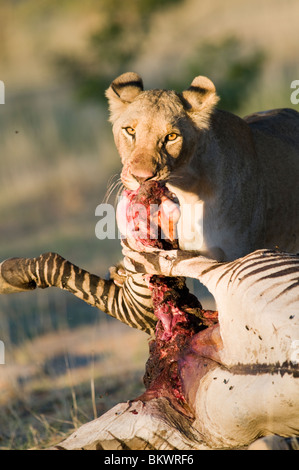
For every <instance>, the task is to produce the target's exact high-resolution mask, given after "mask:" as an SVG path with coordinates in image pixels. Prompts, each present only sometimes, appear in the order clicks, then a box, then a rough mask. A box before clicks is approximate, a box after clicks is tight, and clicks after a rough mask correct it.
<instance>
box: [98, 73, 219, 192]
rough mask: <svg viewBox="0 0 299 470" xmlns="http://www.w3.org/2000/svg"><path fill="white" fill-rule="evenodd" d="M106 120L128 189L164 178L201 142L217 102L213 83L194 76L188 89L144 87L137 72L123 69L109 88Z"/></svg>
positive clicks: (167, 177) (167, 178) (189, 155)
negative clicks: (108, 117) (108, 110)
mask: <svg viewBox="0 0 299 470" xmlns="http://www.w3.org/2000/svg"><path fill="white" fill-rule="evenodd" d="M106 96H107V98H108V101H109V108H110V121H111V122H112V124H113V134H114V139H115V143H116V146H117V149H118V152H119V154H120V157H121V161H122V164H123V169H122V173H121V179H122V182H123V184H124V185H125V187H127V188H128V189H132V190H134V189H137V188H138V187H139V184H140V183H142V182H143V181H145V180H149V179H155V180H158V181H168V180H169V179H170V178H171V175H173V173H175V171H176V170H177V169H179V168H180V167H182V166H184V165H185V164H186V162H189V161H191V160H192V157H193V155H194V154H195V153H197V152H196V151H197V150H198V146H200V145H204V134H205V130H206V129H207V128H208V127H209V121H210V116H211V113H212V111H213V108H214V106H215V105H216V103H217V102H218V96H217V94H216V90H215V86H214V84H213V83H212V82H211V81H210V80H209V79H208V78H206V77H202V76H199V77H196V78H195V79H194V80H193V82H192V83H191V86H190V87H189V88H188V90H186V91H184V92H183V93H176V92H175V91H169V90H148V91H144V90H143V82H142V79H141V78H140V77H139V75H137V74H136V73H132V72H129V73H125V74H123V75H121V76H120V77H118V78H116V79H115V80H114V81H113V82H112V83H111V85H110V87H109V88H108V90H107V92H106Z"/></svg>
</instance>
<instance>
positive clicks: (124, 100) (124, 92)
mask: <svg viewBox="0 0 299 470" xmlns="http://www.w3.org/2000/svg"><path fill="white" fill-rule="evenodd" d="M142 91H143V82H142V78H141V77H140V76H139V75H138V74H137V73H134V72H127V73H123V74H122V75H120V76H119V77H117V78H116V79H115V80H113V82H112V83H111V85H110V87H109V88H108V90H107V91H106V97H107V99H108V103H109V108H110V121H112V122H114V121H115V120H116V119H117V118H118V117H119V116H120V114H121V113H122V112H123V111H124V110H125V109H126V107H127V106H128V104H129V103H132V101H134V99H135V98H136V97H137V96H138V95H139V94H140V93H141V92H142Z"/></svg>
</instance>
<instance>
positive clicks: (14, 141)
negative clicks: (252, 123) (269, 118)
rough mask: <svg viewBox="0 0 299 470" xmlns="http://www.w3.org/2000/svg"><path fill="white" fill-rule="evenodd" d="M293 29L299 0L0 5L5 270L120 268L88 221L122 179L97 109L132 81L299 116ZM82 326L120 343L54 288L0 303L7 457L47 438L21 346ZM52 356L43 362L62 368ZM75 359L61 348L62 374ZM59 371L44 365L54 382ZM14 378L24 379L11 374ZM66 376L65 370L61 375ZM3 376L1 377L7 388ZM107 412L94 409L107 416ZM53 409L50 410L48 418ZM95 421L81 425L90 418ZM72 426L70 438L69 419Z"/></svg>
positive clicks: (244, 110) (1, 249) (66, 0)
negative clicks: (32, 260)
mask: <svg viewBox="0 0 299 470" xmlns="http://www.w3.org/2000/svg"><path fill="white" fill-rule="evenodd" d="M298 18H299V3H298V1H297V0H226V1H225V2H223V1H222V0H201V1H199V0H128V1H127V2H124V1H123V0H86V1H84V2H82V1H79V0H59V1H58V0H39V1H38V0H0V80H2V81H3V82H4V83H5V87H6V88H5V105H0V260H2V259H5V258H7V257H12V256H24V257H29V256H36V255H39V254H40V253H42V252H47V251H55V252H58V253H60V254H61V255H62V256H64V257H65V258H67V259H69V260H70V261H72V262H73V263H75V264H77V265H80V266H81V267H83V268H85V269H87V270H89V271H91V272H94V273H97V274H99V275H101V276H103V275H105V274H106V273H107V269H108V267H109V266H111V265H112V264H114V263H115V262H117V261H118V260H119V258H120V256H121V251H120V247H119V242H118V240H110V241H105V240H104V241H100V240H97V238H96V236H95V225H96V222H97V219H96V217H95V209H96V207H97V205H98V204H100V203H101V202H103V201H104V199H105V195H106V193H107V188H108V186H109V184H110V183H111V178H114V179H115V178H117V175H118V174H119V172H120V161H119V157H118V155H117V152H116V150H115V148H114V143H113V139H112V134H111V129H110V125H109V124H108V122H107V120H108V112H107V105H106V102H105V98H104V91H105V89H106V88H107V87H108V86H109V83H110V82H111V80H112V79H113V78H115V77H116V76H117V75H119V74H121V73H123V72H126V71H130V70H132V71H136V72H138V73H139V74H140V75H141V76H142V77H143V79H144V84H145V87H146V88H152V87H154V88H158V87H163V88H168V87H171V88H175V89H176V90H177V91H182V90H183V89H184V88H187V87H188V86H189V84H190V83H191V81H192V79H193V78H194V77H195V76H196V75H200V74H201V75H207V76H208V77H209V78H211V79H212V80H213V81H214V83H215V85H216V87H217V90H218V93H219V94H220V97H221V101H220V104H219V107H220V108H223V109H227V110H230V111H232V112H234V113H236V114H238V115H240V116H244V115H246V114H249V113H251V112H254V111H257V110H263V109H271V108H276V107H293V108H295V109H296V106H294V105H292V104H291V102H290V94H291V89H290V84H291V82H292V81H293V80H295V79H299V60H298V58H299V57H298V44H299V41H298V39H299V37H298ZM297 108H299V105H298V106H297ZM109 202H111V203H113V202H114V198H113V194H112V196H111V197H110V199H109ZM86 325H90V327H91V330H90V331H95V330H96V331H97V332H98V334H99V337H100V336H101V332H102V331H104V330H105V332H106V333H105V334H108V333H107V332H110V331H111V330H112V329H115V331H120V333H119V335H120V336H119V339H117V341H119V344H120V345H121V344H122V343H121V342H120V341H121V340H120V338H123V337H124V336H123V335H125V334H127V333H124V332H126V330H122V329H120V330H118V328H119V326H118V325H116V322H114V321H112V320H111V321H108V323H107V319H106V317H105V316H104V314H102V313H101V312H99V311H97V310H95V309H93V308H91V307H89V306H87V305H85V304H84V303H83V302H81V301H79V300H78V299H75V298H73V297H72V296H71V295H69V294H67V293H62V292H59V291H56V290H55V289H53V290H46V291H39V292H35V293H34V294H32V293H29V294H21V295H14V296H7V297H6V296H2V297H1V298H0V340H2V341H4V343H5V348H6V353H7V354H6V358H7V359H6V365H5V366H0V404H1V403H3V406H4V408H3V409H6V410H9V411H7V414H5V413H4V414H2V419H3V421H1V417H0V447H1V439H2V441H3V447H4V448H14V447H17V446H24V447H28V446H30V445H37V446H38V445H40V443H41V441H42V439H44V438H45V437H49V435H51V432H50V431H49V429H50V427H47V426H46V425H45V423H44V422H43V425H42V429H43V431H41V425H40V423H39V427H38V431H36V429H37V428H36V426H37V423H36V422H35V424H32V422H31V421H30V420H29V418H28V413H27V414H26V412H25V411H24V410H25V409H26V407H27V410H28V408H30V410H31V414H32V413H34V414H36V415H37V416H39V417H41V416H44V414H43V413H42V412H41V411H40V409H39V406H40V405H38V404H37V402H36V403H35V404H33V403H32V398H30V397H32V396H33V392H32V389H30V387H29V386H28V389H27V388H26V387H25V385H26V384H28V383H32V374H31V375H30V373H29V372H28V371H27V372H26V370H27V369H26V367H29V366H30V365H31V366H32V363H34V364H35V366H36V367H37V368H38V371H39V373H38V374H37V373H36V371H35V373H34V374H35V376H36V377H37V379H38V380H36V382H35V388H36V389H38V390H39V392H40V391H41V390H43V391H44V390H46V391H47V390H48V388H47V387H48V385H47V384H46V385H44V386H43V385H42V378H43V377H44V376H43V374H44V375H45V374H46V373H45V367H44V363H43V365H42V366H43V367H42V372H41V367H40V362H39V359H37V358H36V354H37V353H36V352H33V353H32V356H30V355H29V356H28V355H27V356H26V354H24V348H25V346H24V345H27V346H26V347H28V344H30V345H31V346H32V344H35V343H34V341H37V338H48V337H49V335H53V334H60V333H59V332H61V331H62V332H67V333H65V334H66V335H67V334H69V331H70V330H72V331H75V330H76V331H78V328H85V327H86ZM105 328H106V329H105ZM90 334H91V333H90ZM130 334H131V333H130ZM132 334H134V335H135V334H136V335H137V336H136V338H138V340H139V338H140V342H139V343H138V346H137V351H138V354H137V353H136V355H137V356H138V359H136V361H135V362H136V369H138V370H139V368H142V360H143V359H144V358H145V357H146V351H147V344H146V338H145V336H143V334H142V333H140V332H137V331H136V332H135V331H134V332H133V333H132ZM47 335H48V336H47ZM52 337H53V336H52ZM134 337H135V336H134ZM87 342H88V340H87ZM44 343H45V342H44ZM47 347H48V349H47V353H44V355H41V357H42V358H43V359H40V361H41V360H43V361H46V360H49V358H53V357H54V356H55V354H56V356H57V357H58V356H59V354H60V355H61V351H57V350H56V349H55V353H54V352H51V346H50V345H49V346H47ZM122 347H124V348H125V347H126V345H125V342H124V345H122V346H119V349H121V348H122ZM20 348H23V350H22V349H20ZM138 348H139V349H138ZM20 350H21V351H23V353H20ZM16 351H18V354H21V355H19V356H18V355H17V353H16ZM84 351H85V352H84V354H85V355H86V354H88V353H86V350H84ZM84 354H83V353H82V352H81V356H80V357H81V359H82V357H85V356H84ZM134 354H135V353H132V361H133V357H135V356H134ZM53 355H54V356H53ZM71 355H72V348H71V347H70V350H67V352H64V356H63V355H62V359H61V361H62V363H65V358H66V357H71ZM56 356H55V357H56ZM137 356H136V357H137ZM20 357H21V358H22V359H20ZM59 357H60V356H59ZM140 358H141V359H140ZM126 360H127V359H126ZM61 361H60V362H59V361H58V362H57V364H58V365H57V364H56V363H53V364H54V365H53V364H52V366H53V367H52V369H51V374H52V375H51V378H52V379H53V377H54V376H55V377H56V376H57V375H59V374H58V372H59V370H60V369H59V367H61ZM63 361H64V362H63ZM117 361H119V359H118V358H117V357H116V358H115V363H116V362H117ZM83 362H84V361H83ZM89 363H90V361H89V360H87V361H86V364H89ZM95 363H96V361H93V363H92V364H93V365H94V364H95ZM55 364H56V365H55ZM18 365H21V366H22V370H21V371H20V369H18V370H17V372H16V373H13V372H12V371H13V370H14V368H16V367H17V366H18ZM81 365H82V364H81ZM25 366H26V367H25ZM82 367H83V366H82ZM71 368H72V367H71V366H70V364H68V368H67V370H68V372H69V371H70V369H71ZM73 368H74V369H75V368H78V364H77V363H76V361H75V362H74V367H73ZM47 370H48V369H47ZM124 370H125V366H124ZM7 371H10V372H9V373H8V372H7ZM47 373H48V375H49V372H47ZM132 373H133V372H132ZM134 373H135V372H134ZM1 374H2V377H4V375H5V374H6V376H7V374H8V376H9V378H8V379H7V377H6V379H5V380H4V379H3V380H2V383H1ZM34 374H33V375H34ZM36 374H37V375H36ZM46 375H47V374H46ZM102 378H103V377H102ZM99 380H100V378H99ZM101 380H102V379H101ZM52 381H54V379H53V380H52ZM82 381H85V382H88V381H89V379H86V377H85V376H84V380H82ZM101 383H102V382H101ZM24 384H25V385H24ZM138 386H139V385H138ZM1 387H2V388H1ZM43 387H44V388H43ZM7 388H9V393H8V392H7ZM61 388H68V387H62V386H61ZM112 388H113V387H112ZM115 388H116V389H118V390H120V389H122V390H123V391H124V393H123V395H124V396H121V397H119V396H118V395H117V398H116V396H115V400H116V399H125V400H126V399H128V398H130V397H128V396H125V394H126V393H127V390H126V387H124V386H122V387H117V386H116V387H115ZM26 390H27V391H28V390H29V391H28V393H29V394H30V397H29V398H28V397H27V398H26V399H25V398H24V393H25V392H26ZM1 393H2V395H1ZM1 396H2V397H4V398H2V401H1ZM20 396H22V398H20ZM70 397H71V398H70ZM67 399H70V400H71V403H72V406H70V408H72V409H74V393H73V389H72V388H69V389H68V392H67V393H66V396H65V395H63V397H62V398H61V400H62V401H65V400H67ZM26 400H27V401H26ZM112 401H113V400H112ZM38 403H39V402H38ZM43 403H44V402H43ZM110 404H111V403H110V402H109V403H108V402H105V403H104V404H103V403H102V408H101V406H100V405H99V403H98V402H97V404H96V406H98V408H99V410H100V411H105V409H106V408H107V407H108V406H110ZM25 405H26V406H25ZM93 405H94V401H93ZM5 407H6V408H5ZM24 407H25V408H24ZM54 408H55V407H54ZM54 408H53V406H50V408H49V414H50V415H52V416H55V413H56V411H55V409H54ZM75 408H76V407H75ZM93 408H94V407H93ZM11 410H13V412H12V411H11ZM32 410H34V411H32ZM76 410H77V412H78V409H77V408H76ZM20 413H21V414H22V413H24V416H25V417H26V419H25V418H24V419H21V418H20ZM68 413H70V411H68V412H66V415H67V416H69V415H68ZM72 413H73V412H72ZM90 413H91V411H90V410H89V411H88V412H86V414H85V415H84V416H85V418H84V416H83V415H82V416H83V417H81V418H82V421H84V420H86V419H91V416H90ZM93 413H94V409H93ZM56 414H61V408H59V410H58V411H57V413H56ZM91 414H92V413H91ZM4 415H5V416H7V419H6V421H5V420H4V417H3V416H4ZM13 416H14V417H15V418H12V417H13ZM22 416H23V415H22ZM72 416H73V415H72ZM27 418H28V423H27V421H26V420H27ZM24 420H25V421H26V426H25V428H26V432H25V435H23V434H22V432H21V428H22V427H23V423H24ZM67 420H69V422H70V423H71V424H70V425H69V427H68V426H66V428H67V429H69V428H71V427H72V425H74V419H70V418H65V422H66V421H67ZM35 421H38V420H37V419H36V420H35ZM12 422H13V425H12V428H13V430H14V431H11V429H10V425H11V423H12ZM8 423H9V424H8ZM21 423H22V424H21ZM47 423H48V422H47ZM49 426H50V425H49ZM7 427H8V428H9V429H10V430H9V431H7ZM1 428H2V429H1ZM4 428H5V431H4ZM51 429H52V428H51ZM55 429H56V428H55ZM46 431H47V432H46ZM1 432H2V434H1ZM55 432H56V431H55V430H54V431H53V433H54V435H55Z"/></svg>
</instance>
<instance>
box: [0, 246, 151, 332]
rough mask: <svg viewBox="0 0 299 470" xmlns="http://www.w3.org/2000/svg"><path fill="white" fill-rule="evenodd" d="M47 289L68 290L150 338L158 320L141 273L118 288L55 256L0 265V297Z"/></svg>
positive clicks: (47, 255)
mask: <svg viewBox="0 0 299 470" xmlns="http://www.w3.org/2000/svg"><path fill="white" fill-rule="evenodd" d="M49 286H53V287H58V288H60V289H64V290H67V291H69V292H71V293H72V294H74V295H75V296H76V297H78V298H80V299H82V300H83V301H85V302H87V303H88V304H90V305H92V306H95V307H97V308H99V309H100V310H103V311H104V312H105V313H107V314H109V315H111V316H112V317H114V318H116V319H118V320H120V321H122V322H123V323H126V324H127V325H129V326H130V327H132V328H137V329H139V330H142V331H144V332H146V333H147V334H149V335H152V334H153V333H154V331H155V325H156V322H157V318H156V317H155V315H154V313H153V306H152V300H151V294H150V291H149V289H148V286H147V283H146V281H145V280H144V279H143V276H141V275H140V274H133V275H131V274H129V275H127V276H126V277H125V278H124V281H123V284H122V285H119V284H117V283H115V282H114V280H113V279H109V280H104V279H102V278H100V277H99V276H96V275H95V274H90V273H89V272H87V271H85V270H83V269H81V268H79V267H77V266H75V265H74V264H72V263H70V262H69V261H67V260H65V259H64V258H62V257H61V256H60V255H58V254H56V253H45V254H43V255H41V256H39V257H38V258H13V259H9V260H6V261H4V262H3V263H1V264H0V294H1V293H11V292H22V291H26V290H32V289H35V288H36V287H40V288H46V287H49Z"/></svg>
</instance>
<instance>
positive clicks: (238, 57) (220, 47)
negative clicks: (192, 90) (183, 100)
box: [167, 36, 266, 113]
mask: <svg viewBox="0 0 299 470" xmlns="http://www.w3.org/2000/svg"><path fill="white" fill-rule="evenodd" d="M265 59H266V57H265V54H264V52H263V51H262V50H261V49H258V50H253V51H251V52H246V50H245V47H244V45H243V43H242V42H241V40H240V39H238V38H237V37H235V36H228V37H225V38H223V39H222V40H220V41H219V42H217V43H216V42H213V43H212V42H205V43H202V44H200V46H199V47H197V49H196V50H195V52H194V53H193V54H192V56H191V57H189V59H187V60H186V61H185V64H183V66H182V68H181V70H182V73H181V75H180V77H179V78H178V77H176V79H175V80H173V79H169V80H168V81H167V87H168V88H173V89H175V90H177V91H182V88H185V87H186V86H188V84H189V83H191V82H192V80H193V78H194V77H196V76H197V75H206V76H207V77H209V78H210V79H211V80H212V81H213V82H214V83H215V86H216V89H217V93H218V95H219V96H220V98H221V101H220V103H219V107H220V108H222V109H225V110H227V111H231V112H235V113H237V112H238V110H239V109H240V108H241V107H242V104H243V103H244V101H245V100H246V99H248V96H249V95H250V93H251V90H252V88H253V86H254V85H255V83H256V82H257V79H258V78H259V77H260V75H261V72H262V70H263V66H264V63H265Z"/></svg>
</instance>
